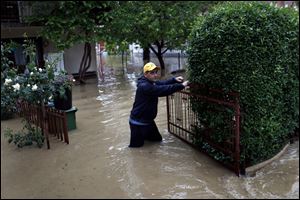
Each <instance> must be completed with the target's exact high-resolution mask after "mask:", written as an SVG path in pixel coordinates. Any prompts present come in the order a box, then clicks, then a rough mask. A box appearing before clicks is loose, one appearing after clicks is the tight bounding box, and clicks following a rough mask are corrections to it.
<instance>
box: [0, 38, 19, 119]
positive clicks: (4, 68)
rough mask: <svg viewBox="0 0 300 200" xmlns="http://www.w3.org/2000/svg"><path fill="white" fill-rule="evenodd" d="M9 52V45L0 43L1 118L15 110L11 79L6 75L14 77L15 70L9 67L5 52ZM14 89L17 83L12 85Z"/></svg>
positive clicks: (8, 116)
mask: <svg viewBox="0 0 300 200" xmlns="http://www.w3.org/2000/svg"><path fill="white" fill-rule="evenodd" d="M7 53H10V46H9V45H4V44H2V43H1V119H9V118H11V117H12V114H13V113H14V112H15V110H16V106H15V105H16V104H15V101H14V99H15V93H14V88H11V87H12V86H13V80H12V79H11V78H8V79H6V77H14V76H15V75H16V71H15V70H12V69H10V64H12V62H11V61H9V59H8V58H7V57H6V54H7ZM14 87H16V89H17V88H18V85H14Z"/></svg>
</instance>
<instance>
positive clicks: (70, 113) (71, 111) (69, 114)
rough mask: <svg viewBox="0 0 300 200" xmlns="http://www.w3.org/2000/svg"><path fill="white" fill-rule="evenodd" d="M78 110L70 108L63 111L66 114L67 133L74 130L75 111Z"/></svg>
mask: <svg viewBox="0 0 300 200" xmlns="http://www.w3.org/2000/svg"><path fill="white" fill-rule="evenodd" d="M77 110H78V109H77V108H76V107H75V106H73V107H72V108H70V109H69V110H64V112H66V115H67V125H68V131H70V130H73V129H76V115H75V113H76V111H77Z"/></svg>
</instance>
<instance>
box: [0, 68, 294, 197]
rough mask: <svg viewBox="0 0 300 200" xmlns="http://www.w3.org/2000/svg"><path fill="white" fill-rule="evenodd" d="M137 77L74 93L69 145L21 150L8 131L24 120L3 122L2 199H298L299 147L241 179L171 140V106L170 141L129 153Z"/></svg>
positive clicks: (160, 121) (122, 76)
mask: <svg viewBox="0 0 300 200" xmlns="http://www.w3.org/2000/svg"><path fill="white" fill-rule="evenodd" d="M129 71H130V70H129ZM114 74H117V75H114ZM136 77H137V75H136V73H129V74H126V73H123V71H122V69H113V70H110V72H109V73H107V75H106V77H105V81H104V82H100V83H99V84H98V81H97V80H96V79H90V80H88V84H86V85H82V86H74V88H73V105H74V106H76V107H77V108H78V111H77V113H76V125H77V129H75V130H72V131H69V138H70V144H69V145H67V144H65V143H63V142H61V141H58V140H57V139H55V138H51V139H50V144H51V149H50V150H47V148H46V145H45V146H44V147H43V148H42V149H38V148H36V147H25V148H23V149H18V148H17V147H15V146H14V145H13V144H10V145H9V144H8V143H7V140H6V139H4V137H3V129H4V128H5V127H11V128H15V129H16V128H18V127H19V128H20V127H21V126H20V122H21V120H20V119H12V120H8V121H1V198H41V199H44V198H180V199H183V198H196V199H205V198H208V199H210V198H225V199H227V198H228V199H230V198H268V199H273V198H283V199H292V198H298V197H299V142H295V143H293V144H292V145H290V146H289V148H288V151H287V152H286V153H285V154H284V155H283V156H282V157H280V158H279V159H278V160H276V161H275V162H273V163H271V164H270V165H268V166H266V167H265V168H263V169H261V170H260V171H258V173H257V174H256V176H254V177H237V176H236V175H235V174H234V173H233V172H231V171H229V170H228V169H226V168H224V167H223V166H221V165H220V164H219V163H217V162H215V161H214V160H212V159H211V158H209V157H207V156H206V155H204V154H202V153H200V152H198V151H197V150H195V149H193V148H191V147H190V146H188V145H187V144H185V143H183V142H182V141H180V140H179V139H177V138H175V137H174V136H173V135H171V134H169V133H168V132H167V116H166V100H165V98H161V99H160V102H159V112H158V117H157V119H156V122H157V125H158V127H159V129H160V131H161V134H162V136H163V141H162V142H161V143H145V145H144V147H142V148H137V149H136V148H135V149H130V148H128V147H127V146H128V143H129V136H130V132H129V125H128V117H129V113H130V110H131V107H132V103H133V98H134V93H135V79H136Z"/></svg>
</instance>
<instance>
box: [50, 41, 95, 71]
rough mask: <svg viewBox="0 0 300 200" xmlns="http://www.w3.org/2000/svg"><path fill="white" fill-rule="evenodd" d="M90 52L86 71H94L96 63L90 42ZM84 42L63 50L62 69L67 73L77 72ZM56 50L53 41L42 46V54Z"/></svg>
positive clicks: (93, 46)
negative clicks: (88, 66) (90, 57)
mask: <svg viewBox="0 0 300 200" xmlns="http://www.w3.org/2000/svg"><path fill="white" fill-rule="evenodd" d="M91 46H92V49H91V54H92V60H91V66H90V68H89V69H88V72H96V71H97V70H96V69H97V65H96V49H95V44H92V45H91ZM83 50H84V44H79V45H75V46H73V47H71V48H69V49H66V50H65V51H64V56H63V57H64V62H63V63H64V64H63V65H64V69H65V70H66V71H67V72H68V73H69V74H78V71H79V67H80V62H81V59H82V56H83ZM57 52H58V50H57V49H56V48H55V47H54V45H53V43H51V42H50V43H48V44H47V45H45V46H44V54H45V55H47V54H48V53H57Z"/></svg>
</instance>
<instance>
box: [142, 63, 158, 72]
mask: <svg viewBox="0 0 300 200" xmlns="http://www.w3.org/2000/svg"><path fill="white" fill-rule="evenodd" d="M154 69H159V67H158V66H156V65H155V64H154V63H152V62H148V63H147V64H145V66H144V73H146V72H150V71H152V70H154Z"/></svg>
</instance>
